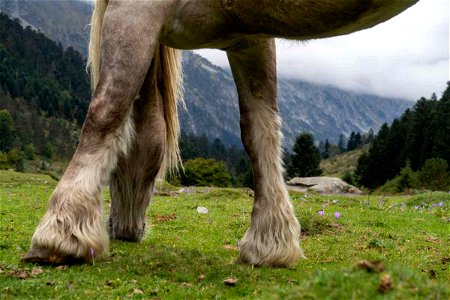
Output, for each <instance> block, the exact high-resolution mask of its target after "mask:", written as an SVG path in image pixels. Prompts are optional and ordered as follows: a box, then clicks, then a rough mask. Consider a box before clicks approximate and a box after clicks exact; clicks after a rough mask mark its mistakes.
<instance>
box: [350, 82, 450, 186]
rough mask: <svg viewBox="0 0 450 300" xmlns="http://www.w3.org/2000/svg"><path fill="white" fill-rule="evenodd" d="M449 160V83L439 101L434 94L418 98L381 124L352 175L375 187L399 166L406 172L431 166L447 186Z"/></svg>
mask: <svg viewBox="0 0 450 300" xmlns="http://www.w3.org/2000/svg"><path fill="white" fill-rule="evenodd" d="M449 161H450V82H449V83H447V89H446V90H445V92H444V93H443V95H442V97H441V98H440V99H439V100H438V99H437V96H436V95H435V94H433V95H432V97H431V98H430V99H426V98H421V99H420V100H418V101H417V103H416V104H415V105H414V107H413V108H411V109H408V110H406V111H405V112H404V113H403V115H402V116H401V117H400V118H399V119H396V120H394V122H393V123H392V124H391V125H388V124H384V125H383V126H382V127H381V129H380V131H379V132H378V135H377V136H376V137H375V138H374V140H373V142H372V143H371V145H370V148H369V150H368V151H367V152H366V153H364V154H363V155H362V156H361V157H360V158H359V160H358V166H357V169H356V171H355V174H354V175H355V179H356V181H357V182H358V183H359V184H360V185H362V186H365V187H367V188H370V189H374V188H376V187H379V186H381V185H383V184H385V183H386V181H388V180H392V179H394V178H395V177H396V176H398V175H400V172H401V170H402V169H405V171H404V173H405V172H406V173H408V172H409V171H408V170H410V171H411V172H421V171H424V172H428V171H427V169H428V168H434V169H435V171H438V172H440V173H442V174H441V175H442V176H443V178H447V180H448V183H447V188H449V187H450V179H449V178H450V175H449V174H448V171H447V167H448V162H449ZM427 162H428V163H427ZM432 166H434V167H432ZM424 167H426V168H425V169H424ZM411 172H409V173H411ZM422 177H423V178H424V180H423V182H422V183H421V185H422V186H423V187H426V188H427V186H426V182H425V181H427V180H426V177H424V176H422ZM444 187H445V184H444V185H443V186H442V188H444Z"/></svg>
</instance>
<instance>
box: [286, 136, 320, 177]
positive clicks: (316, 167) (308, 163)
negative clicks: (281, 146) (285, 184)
mask: <svg viewBox="0 0 450 300" xmlns="http://www.w3.org/2000/svg"><path fill="white" fill-rule="evenodd" d="M293 151H294V153H293V154H292V155H291V157H290V163H289V165H288V166H287V174H288V176H289V177H291V178H292V177H308V176H319V175H320V174H322V170H321V169H320V152H319V150H318V149H317V147H316V146H314V137H313V135H312V134H311V133H306V132H305V133H301V134H300V135H299V136H298V137H297V139H296V141H295V144H294V148H293Z"/></svg>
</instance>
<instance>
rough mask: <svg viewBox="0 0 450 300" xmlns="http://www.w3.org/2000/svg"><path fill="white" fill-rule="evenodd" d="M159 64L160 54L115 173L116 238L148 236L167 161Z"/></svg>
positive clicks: (112, 224)
mask: <svg viewBox="0 0 450 300" xmlns="http://www.w3.org/2000/svg"><path fill="white" fill-rule="evenodd" d="M158 66H160V64H159V55H158V53H156V54H155V58H154V59H153V63H152V66H151V67H150V70H149V72H148V74H147V77H146V80H145V82H144V85H143V86H142V88H141V92H140V96H139V98H138V99H137V100H136V101H135V102H134V107H133V119H134V122H135V128H136V138H135V140H134V142H133V144H132V145H131V149H130V151H129V152H128V153H127V155H126V156H122V157H121V158H120V159H119V161H118V164H117V168H116V169H115V170H114V172H113V174H112V176H111V182H110V192H111V212H110V216H109V220H108V230H109V236H110V237H111V238H114V239H119V240H126V241H132V242H138V241H140V240H141V239H142V237H143V236H144V233H145V216H146V209H147V206H148V205H149V203H150V197H151V192H152V189H153V187H154V184H155V178H156V176H157V174H158V172H159V170H160V167H161V164H162V163H163V159H164V150H165V142H166V127H165V121H164V106H163V105H164V104H163V99H162V96H161V94H160V92H159V89H158V86H157V77H156V74H157V72H158V71H159V70H157V68H158Z"/></svg>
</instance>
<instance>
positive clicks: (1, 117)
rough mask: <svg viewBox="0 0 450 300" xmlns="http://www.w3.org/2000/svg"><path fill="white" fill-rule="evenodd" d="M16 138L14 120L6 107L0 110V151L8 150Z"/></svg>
mask: <svg viewBox="0 0 450 300" xmlns="http://www.w3.org/2000/svg"><path fill="white" fill-rule="evenodd" d="M14 138H15V128H14V121H13V119H12V117H11V115H10V114H9V111H7V110H6V109H4V110H0V151H3V152H8V151H9V150H10V149H11V148H12V144H13V141H14Z"/></svg>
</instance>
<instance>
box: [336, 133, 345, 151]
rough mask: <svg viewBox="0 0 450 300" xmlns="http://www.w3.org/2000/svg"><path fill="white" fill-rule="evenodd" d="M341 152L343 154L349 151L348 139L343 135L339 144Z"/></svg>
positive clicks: (340, 136)
mask: <svg viewBox="0 0 450 300" xmlns="http://www.w3.org/2000/svg"><path fill="white" fill-rule="evenodd" d="M338 146H339V150H340V151H341V152H344V151H345V150H347V138H346V137H345V135H343V134H342V133H341V134H340V135H339V142H338Z"/></svg>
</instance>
